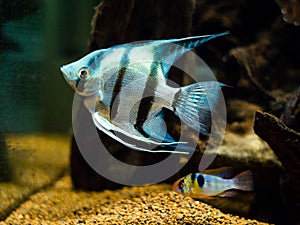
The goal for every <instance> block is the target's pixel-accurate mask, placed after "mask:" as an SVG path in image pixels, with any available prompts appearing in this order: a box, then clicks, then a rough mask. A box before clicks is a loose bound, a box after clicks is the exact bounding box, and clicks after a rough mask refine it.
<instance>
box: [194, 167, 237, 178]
mask: <svg viewBox="0 0 300 225" xmlns="http://www.w3.org/2000/svg"><path fill="white" fill-rule="evenodd" d="M199 173H201V174H209V175H213V176H217V177H221V178H223V179H229V178H232V174H233V169H232V167H221V168H218V169H209V170H204V171H201V172H199Z"/></svg>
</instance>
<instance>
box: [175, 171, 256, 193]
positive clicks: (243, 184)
mask: <svg viewBox="0 0 300 225" xmlns="http://www.w3.org/2000/svg"><path fill="white" fill-rule="evenodd" d="M230 177H231V168H230V167H222V168H219V169H212V170H205V171H203V172H199V173H191V174H188V175H186V176H185V177H183V178H180V179H179V180H177V181H176V182H175V183H174V184H173V189H174V190H175V191H176V192H178V193H181V194H184V195H185V196H189V197H191V198H197V199H208V198H210V197H212V196H219V197H232V196H234V195H235V194H236V192H234V191H232V190H242V191H252V190H253V177H252V172H251V171H250V170H247V171H244V172H242V173H240V174H238V175H237V176H235V177H233V178H230Z"/></svg>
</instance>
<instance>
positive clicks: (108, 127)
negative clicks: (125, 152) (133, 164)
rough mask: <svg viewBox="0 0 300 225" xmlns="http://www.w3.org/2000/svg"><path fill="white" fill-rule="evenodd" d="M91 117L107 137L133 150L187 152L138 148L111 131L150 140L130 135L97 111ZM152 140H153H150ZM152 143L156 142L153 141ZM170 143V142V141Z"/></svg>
mask: <svg viewBox="0 0 300 225" xmlns="http://www.w3.org/2000/svg"><path fill="white" fill-rule="evenodd" d="M92 117H93V121H94V124H95V125H96V127H97V128H98V129H99V130H101V131H102V132H104V133H105V134H107V135H108V136H109V137H111V138H113V139H115V140H116V141H118V142H119V143H121V144H123V145H125V146H127V147H128V148H131V149H134V150H138V151H144V152H152V153H162V152H166V153H179V154H189V153H188V152H181V151H172V150H152V149H146V148H140V147H137V146H136V145H134V144H130V143H127V142H125V141H124V140H122V139H121V138H119V137H118V136H116V135H115V134H114V132H113V131H117V132H120V133H122V134H124V135H126V136H128V137H130V138H133V139H136V140H138V141H143V142H146V143H149V141H150V143H151V140H150V139H148V140H147V141H146V138H141V137H138V136H136V135H131V134H129V133H127V132H126V131H124V130H122V129H121V128H119V127H117V126H115V125H113V124H112V123H110V122H109V121H108V120H107V119H105V118H103V117H102V116H100V115H99V114H98V113H93V114H92ZM152 142H153V141H152ZM154 143H157V142H154ZM158 144H161V143H158ZM167 144H170V143H167ZM171 144H172V143H171Z"/></svg>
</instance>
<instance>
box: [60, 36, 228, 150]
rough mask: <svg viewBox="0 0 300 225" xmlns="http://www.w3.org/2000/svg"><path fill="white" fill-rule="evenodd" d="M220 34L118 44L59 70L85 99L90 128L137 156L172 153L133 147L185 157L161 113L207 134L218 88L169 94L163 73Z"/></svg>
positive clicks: (200, 86) (205, 85) (209, 85)
mask: <svg viewBox="0 0 300 225" xmlns="http://www.w3.org/2000/svg"><path fill="white" fill-rule="evenodd" d="M226 34H227V32H225V33H220V34H215V35H206V36H195V37H187V38H182V39H171V40H155V41H148V42H139V43H129V44H121V45H117V46H113V47H111V48H107V49H100V50H97V51H94V52H92V53H90V54H88V55H86V56H85V57H83V58H81V59H79V60H78V61H75V62H73V63H70V64H68V65H65V66H62V67H61V71H62V73H63V75H64V78H65V80H66V81H67V83H68V84H69V85H70V86H71V87H72V88H73V89H74V90H75V91H76V92H77V94H78V95H79V96H83V97H84V98H85V99H86V100H85V106H86V107H87V108H88V110H89V112H90V113H91V115H92V117H93V121H94V123H95V125H96V127H97V128H98V129H99V130H101V131H103V132H104V133H106V134H107V135H109V136H110V137H112V138H114V139H115V140H117V141H118V142H120V143H122V144H124V145H125V146H127V147H129V148H132V149H136V150H140V151H148V152H163V151H165V152H175V151H168V150H152V149H148V148H145V147H140V146H138V145H137V144H136V143H148V144H155V145H158V146H170V147H172V148H179V149H182V150H184V151H190V149H189V147H188V146H187V143H184V142H178V141H175V140H174V138H173V137H172V136H171V135H169V134H168V133H167V128H166V126H165V122H164V113H163V110H162V109H163V108H166V109H169V110H171V111H173V112H174V113H175V115H177V116H178V117H179V118H180V119H181V121H183V122H184V123H185V124H187V125H188V126H190V127H192V128H194V129H195V130H196V131H199V132H201V133H204V134H208V133H209V124H208V123H209V116H210V111H211V109H213V108H214V107H215V105H216V104H217V101H218V98H219V95H220V91H221V90H220V87H221V86H222V84H221V83H219V82H217V81H205V82H198V83H194V84H191V85H188V86H184V87H177V88H174V87H170V86H168V85H167V84H166V79H167V77H168V72H169V70H170V67H171V66H172V64H173V63H174V62H175V61H176V60H177V59H178V58H179V57H180V56H182V55H183V54H184V53H186V52H187V51H190V50H192V49H193V48H195V47H197V46H199V45H201V44H202V43H204V42H206V41H208V40H210V39H213V38H216V37H219V36H223V35H226ZM208 98H209V99H208ZM118 133H120V134H122V135H125V137H129V138H130V139H132V140H134V141H135V144H133V143H129V141H128V140H127V139H128V138H127V139H126V140H124V138H123V139H122V138H121V137H120V135H116V134H118ZM179 152H182V151H179Z"/></svg>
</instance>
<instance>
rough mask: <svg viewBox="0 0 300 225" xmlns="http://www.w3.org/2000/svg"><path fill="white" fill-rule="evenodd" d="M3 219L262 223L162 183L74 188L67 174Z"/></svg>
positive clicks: (30, 221)
mask: <svg viewBox="0 0 300 225" xmlns="http://www.w3.org/2000/svg"><path fill="white" fill-rule="evenodd" d="M0 224H1V225H4V224H31V225H34V224H239V225H242V224H266V223H262V222H258V221H256V220H250V219H244V218H241V217H239V216H234V215H231V214H224V213H222V212H221V211H220V210H218V209H215V208H213V207H212V206H209V205H207V204H205V203H202V202H200V201H195V200H193V199H191V198H189V197H184V196H182V195H180V194H177V193H175V192H173V191H172V190H171V186H170V185H167V184H156V185H149V186H144V187H124V188H122V189H119V190H114V191H113V190H105V191H103V192H86V191H76V190H74V189H73V188H72V184H71V179H70V177H69V176H68V175H66V176H64V177H62V178H61V179H60V180H59V181H57V182H56V183H55V184H54V185H53V186H51V187H49V188H47V189H44V190H42V191H40V192H38V193H36V194H34V195H32V196H31V197H30V198H29V199H28V200H27V201H26V202H24V203H23V204H22V205H21V206H20V207H19V208H18V209H16V210H15V211H14V212H12V213H11V214H10V215H9V217H7V218H6V220H5V221H4V222H0Z"/></svg>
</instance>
